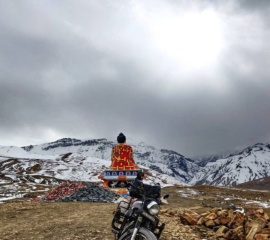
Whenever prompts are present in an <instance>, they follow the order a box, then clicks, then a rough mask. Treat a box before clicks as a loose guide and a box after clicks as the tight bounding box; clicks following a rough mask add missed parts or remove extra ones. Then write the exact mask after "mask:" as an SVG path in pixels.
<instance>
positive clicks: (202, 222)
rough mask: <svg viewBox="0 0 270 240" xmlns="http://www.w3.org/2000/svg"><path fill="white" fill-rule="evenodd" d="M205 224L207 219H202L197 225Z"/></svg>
mask: <svg viewBox="0 0 270 240" xmlns="http://www.w3.org/2000/svg"><path fill="white" fill-rule="evenodd" d="M204 223H205V218H204V217H201V218H200V219H199V221H198V222H197V225H203V224H204Z"/></svg>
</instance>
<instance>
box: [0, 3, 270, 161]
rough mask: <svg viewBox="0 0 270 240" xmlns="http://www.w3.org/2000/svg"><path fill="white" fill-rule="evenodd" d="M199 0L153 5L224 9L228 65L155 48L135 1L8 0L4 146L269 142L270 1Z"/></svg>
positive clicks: (3, 46)
mask: <svg viewBox="0 0 270 240" xmlns="http://www.w3.org/2000/svg"><path fill="white" fill-rule="evenodd" d="M189 2H190V1H183V3H181V4H179V2H175V1H172V2H168V1H155V3H156V5H154V2H151V1H150V2H149V3H148V5H144V7H145V9H146V10H145V9H144V11H146V12H147V11H148V9H151V11H152V13H153V12H154V11H155V10H156V9H157V11H163V10H160V9H163V8H165V9H166V11H165V13H166V14H176V13H177V11H178V10H177V8H175V6H176V5H178V6H179V9H180V8H181V11H183V10H185V8H186V9H192V8H194V6H195V7H197V8H199V9H202V10H203V9H208V8H212V9H216V11H217V12H218V13H220V16H221V19H222V21H223V22H222V23H223V27H224V29H225V33H224V38H225V42H226V47H225V48H224V51H223V52H222V54H221V56H220V58H219V61H218V64H216V66H215V67H213V69H211V70H210V71H203V70H202V71H198V70H194V71H191V73H189V74H185V75H182V72H181V71H180V70H181V66H179V69H180V70H179V69H175V68H174V67H173V66H174V65H173V64H171V63H170V62H169V61H168V58H166V57H164V56H163V55H162V54H161V53H159V52H157V51H156V49H155V47H154V46H153V42H152V41H153V39H152V35H151V33H150V31H149V29H148V28H147V27H146V26H145V22H144V21H142V17H141V16H140V15H139V17H138V15H136V14H135V13H134V11H135V10H136V9H137V8H138V6H137V5H136V3H137V2H133V1H131V2H130V3H127V2H126V1H118V2H117V3H115V2H114V3H112V2H110V1H104V2H102V3H101V1H57V2H55V1H46V2H45V1H44V2H40V1H36V2H34V3H33V2H31V1H24V2H23V3H18V2H16V3H15V1H14V2H13V1H6V2H4V1H2V2H1V3H0V101H1V105H0V122H1V124H0V134H1V135H0V144H2V145H8V144H9V145H11V144H20V145H27V144H33V143H42V142H44V141H48V140H55V138H58V137H78V138H80V137H83V138H86V137H89V138H101V137H109V138H111V139H114V138H115V136H116V135H117V134H118V133H119V132H121V131H123V132H124V133H125V134H126V135H127V136H128V137H129V136H130V137H132V138H135V139H138V140H144V141H146V142H148V143H152V144H153V145H156V146H158V147H163V148H169V149H174V150H177V151H179V152H181V153H182V154H185V155H188V156H193V155H198V154H205V153H211V152H218V151H222V150H227V149H229V150H230V149H232V150H233V149H235V148H237V147H245V146H247V145H249V144H253V143H255V142H259V141H262V142H264V141H269V137H270V130H269V129H270V126H269V125H270V121H269V120H270V107H269V104H268V103H269V100H270V94H269V89H270V80H269V76H270V70H269V67H268V66H269V63H270V62H269V61H270V57H269V56H270V55H269V43H268V42H269V41H268V39H269V34H268V32H269V29H268V27H267V24H265V22H266V21H267V19H268V18H269V14H266V9H269V6H268V5H269V4H267V1H258V4H255V5H254V6H253V4H254V2H253V1H237V2H236V3H235V1H220V2H219V4H216V3H214V2H213V1H197V2H196V1H195V3H193V5H192V6H191V5H190V3H189ZM256 2H257V1H256ZM141 4H142V5H143V2H141ZM145 4H146V3H145ZM153 6H156V8H153ZM139 7H140V6H139ZM134 9H135V10H134ZM254 9H256V11H255V10H254ZM136 11H137V10H136ZM138 11H139V14H144V12H143V11H142V12H141V9H140V8H139V10H138ZM179 11H180V10H179ZM260 12H261V13H262V14H261V15H260V14H258V13H260ZM158 13H159V12H158ZM163 13H164V12H162V14H163ZM165 13H164V14H165ZM151 16H152V15H151ZM209 72H210V73H209ZM181 79H185V81H182V80H181ZM198 79H199V81H198ZM180 80H181V81H180ZM187 83H189V84H188V85H187ZM210 83H211V84H210Z"/></svg>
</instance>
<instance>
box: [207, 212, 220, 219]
mask: <svg viewBox="0 0 270 240" xmlns="http://www.w3.org/2000/svg"><path fill="white" fill-rule="evenodd" d="M216 218H217V215H216V214H215V213H210V214H208V215H207V216H206V217H205V219H206V220H214V219H216Z"/></svg>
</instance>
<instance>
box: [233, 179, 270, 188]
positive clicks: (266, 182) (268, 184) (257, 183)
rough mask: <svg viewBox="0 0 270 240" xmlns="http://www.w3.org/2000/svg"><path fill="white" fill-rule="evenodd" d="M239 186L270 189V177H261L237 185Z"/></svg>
mask: <svg viewBox="0 0 270 240" xmlns="http://www.w3.org/2000/svg"><path fill="white" fill-rule="evenodd" d="M237 187H239V188H245V189H257V190H268V191H270V177H265V178H260V179H256V180H253V181H249V182H245V183H241V184H239V185H237Z"/></svg>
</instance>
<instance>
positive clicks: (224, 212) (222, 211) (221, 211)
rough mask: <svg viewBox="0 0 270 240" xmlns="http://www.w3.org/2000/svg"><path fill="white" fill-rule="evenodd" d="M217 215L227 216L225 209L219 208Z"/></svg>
mask: <svg viewBox="0 0 270 240" xmlns="http://www.w3.org/2000/svg"><path fill="white" fill-rule="evenodd" d="M217 215H218V216H219V217H227V216H228V212H227V211H226V210H220V211H218V212H217Z"/></svg>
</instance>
